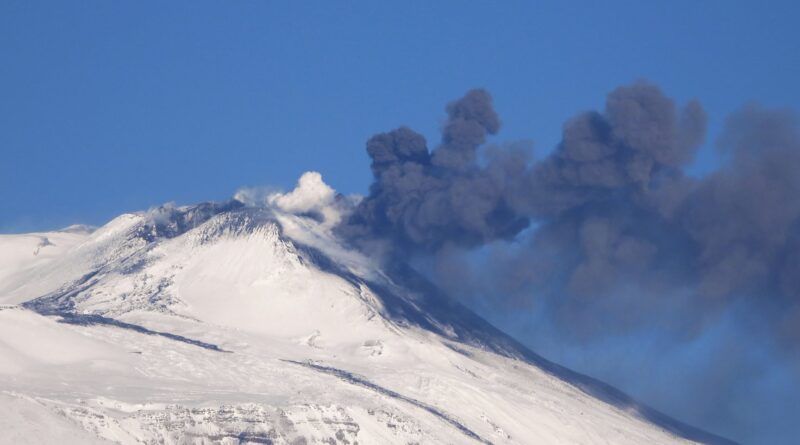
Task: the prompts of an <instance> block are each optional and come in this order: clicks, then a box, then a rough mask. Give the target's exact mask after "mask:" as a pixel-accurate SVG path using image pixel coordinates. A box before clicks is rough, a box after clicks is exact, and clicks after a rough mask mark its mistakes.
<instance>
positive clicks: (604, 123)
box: [337, 83, 800, 346]
mask: <svg viewBox="0 0 800 445" xmlns="http://www.w3.org/2000/svg"><path fill="white" fill-rule="evenodd" d="M447 115H448V119H447V121H446V122H445V124H444V127H443V130H442V141H441V143H440V144H439V145H438V146H437V147H435V148H434V149H433V150H429V149H428V147H427V143H426V141H425V138H424V137H423V136H421V135H419V134H418V133H415V132H414V131H413V130H411V129H409V128H406V127H401V128H398V129H396V130H392V131H390V132H388V133H381V134H378V135H375V136H373V137H372V138H371V139H370V140H369V141H368V142H367V152H368V153H369V156H370V158H371V159H372V166H371V167H372V172H373V175H374V177H375V182H374V183H373V184H372V186H371V187H370V193H369V195H368V196H367V197H366V198H364V199H363V200H362V201H361V202H360V204H359V205H358V206H357V207H356V209H355V211H354V213H353V214H352V215H351V216H350V217H349V218H348V219H346V220H345V221H343V222H342V224H341V225H340V226H339V227H338V228H337V230H338V231H339V233H340V234H342V235H344V236H345V237H346V238H347V239H349V240H351V241H352V242H353V243H354V244H355V245H361V246H370V245H372V244H373V243H376V242H383V243H386V244H388V245H389V246H390V249H389V250H390V252H393V253H394V254H398V255H409V254H411V255H417V256H425V255H433V256H438V257H440V258H447V257H448V256H449V257H453V256H454V254H453V252H460V251H464V250H469V249H475V248H479V247H481V246H485V245H492V244H493V242H496V241H498V240H506V241H511V240H513V241H515V242H516V245H515V247H514V249H513V252H505V253H498V254H497V255H498V256H499V258H498V260H499V261H498V264H501V265H502V266H500V267H493V268H488V269H482V270H473V271H472V272H473V273H476V274H478V275H480V276H481V279H482V278H483V277H485V276H487V275H488V276H491V277H502V279H501V280H493V279H490V280H489V281H501V282H504V283H506V285H505V286H504V287H506V288H508V289H507V291H506V292H502V291H501V292H496V291H495V292H491V294H493V295H494V296H495V297H494V298H497V299H500V300H505V299H514V300H515V304H519V303H524V300H526V299H543V298H551V299H552V298H557V299H558V300H559V301H560V303H559V304H558V306H565V305H566V306H569V305H570V302H573V301H574V302H577V303H578V304H577V305H579V306H581V307H586V305H587V304H588V306H589V307H592V306H594V305H599V306H602V305H603V304H604V303H603V302H604V301H605V300H604V299H611V300H614V299H616V298H619V297H618V296H619V295H620V293H625V294H629V293H632V292H636V293H639V294H641V295H653V296H657V297H652V298H680V299H681V300H682V302H685V303H688V304H691V305H692V306H693V311H696V312H699V313H706V312H714V311H716V310H718V309H720V308H721V307H724V306H725V305H726V304H730V303H733V302H735V301H738V300H740V299H745V300H748V301H751V302H752V303H753V304H756V305H758V306H763V307H764V308H765V309H766V308H769V311H768V312H772V313H774V315H775V317H776V318H777V320H776V322H777V323H776V326H778V328H777V329H776V334H779V335H780V336H782V337H784V338H786V339H787V345H788V346H793V345H795V344H796V343H797V342H796V341H793V340H796V337H797V335H800V329H796V326H797V325H798V323H796V322H795V321H793V320H795V317H798V315H797V311H798V306H800V304H799V303H800V175H798V174H797V171H800V138H798V133H797V127H796V123H795V121H794V119H793V117H792V116H791V115H790V114H789V113H787V112H782V111H773V110H764V109H761V108H759V107H757V106H748V107H746V108H745V109H743V110H742V111H740V112H738V113H737V114H735V115H733V116H731V117H730V119H729V120H728V123H727V125H726V129H725V131H724V133H723V135H722V137H721V138H720V140H719V145H718V149H719V150H720V152H721V153H722V154H724V157H725V164H724V165H723V166H721V167H720V169H719V170H718V171H716V172H714V173H713V174H711V175H709V176H707V177H704V178H701V179H695V178H691V177H689V176H687V175H686V173H685V171H684V168H685V167H686V165H687V164H688V163H690V162H691V161H692V159H693V157H694V154H695V152H696V150H697V148H698V147H699V146H700V144H701V143H702V142H703V140H704V138H705V128H706V116H705V112H704V111H703V109H702V107H701V106H700V104H699V103H697V102H696V101H692V102H689V103H688V104H686V105H684V106H681V107H679V106H677V105H676V104H675V103H674V102H673V101H672V100H671V99H669V98H668V97H666V96H665V95H664V94H663V93H662V92H661V90H660V89H659V88H658V87H656V86H654V85H650V84H647V83H637V84H634V85H631V86H625V87H620V88H618V89H616V90H614V91H612V92H611V93H610V94H609V95H608V98H607V101H606V107H605V109H604V110H602V111H590V112H585V113H581V114H579V115H577V116H576V117H574V118H573V119H571V120H569V121H568V122H567V123H566V124H565V125H564V129H563V137H562V141H561V143H560V144H559V145H558V147H557V148H556V149H555V150H554V151H553V152H552V153H551V154H550V155H549V156H547V157H545V158H544V159H541V160H538V161H530V160H529V158H528V154H527V153H525V152H523V151H520V150H516V149H509V148H496V147H495V148H494V149H493V150H492V151H491V152H489V153H483V152H482V151H481V147H482V145H483V144H484V143H485V142H486V138H487V137H488V136H489V135H492V134H495V133H497V132H498V130H499V127H500V121H499V118H498V116H497V114H496V113H495V111H494V109H493V107H492V101H491V97H490V95H489V94H488V93H487V92H486V91H484V90H473V91H470V92H468V93H467V94H466V95H465V96H464V97H462V98H461V99H459V100H457V101H454V102H452V103H450V104H449V105H448V106H447ZM529 227H533V228H532V229H531V230H525V229H527V228H529ZM523 231H524V236H520V234H521V233H523ZM519 244H524V245H525V246H526V247H525V248H520V246H519ZM455 256H457V255H455ZM447 269H448V268H447V267H440V270H442V271H445V272H444V273H445V274H446V270H447ZM451 269H452V268H451ZM455 269H458V268H455ZM461 272H462V271H458V272H457V273H459V274H461ZM440 278H441V279H442V280H444V281H447V277H446V276H443V277H440ZM461 278H463V277H461ZM642 298H650V297H642ZM640 306H641V305H640ZM641 309H642V310H646V307H644V308H641ZM697 318H698V321H701V320H702V319H705V318H706V317H705V316H699V317H697Z"/></svg>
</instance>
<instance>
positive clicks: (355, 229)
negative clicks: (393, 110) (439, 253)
mask: <svg viewBox="0 0 800 445" xmlns="http://www.w3.org/2000/svg"><path fill="white" fill-rule="evenodd" d="M447 114H448V120H447V122H446V124H445V126H444V129H443V136H442V143H441V145H440V146H439V147H437V148H436V150H434V151H433V153H429V151H428V148H427V145H426V141H425V138H423V137H422V136H421V135H419V134H417V133H415V132H414V131H413V130H410V129H408V128H405V127H401V128H398V129H396V130H393V131H390V132H388V133H381V134H378V135H375V136H373V137H372V138H371V139H370V140H369V141H368V142H367V152H368V153H369V155H370V157H371V158H372V172H373V175H374V176H375V182H374V183H373V184H372V186H371V187H370V193H369V196H367V197H366V198H365V199H364V200H363V201H362V202H361V204H360V205H359V206H358V208H357V209H356V211H355V213H354V215H353V216H352V218H351V219H350V221H348V223H347V224H345V225H343V226H342V227H340V231H341V232H342V233H344V234H346V235H347V236H348V237H349V238H351V239H354V240H356V241H357V242H358V241H364V240H369V239H373V238H376V237H377V238H384V239H387V240H390V241H391V242H392V243H393V245H394V246H395V247H396V248H397V249H399V250H402V251H406V252H409V251H414V252H417V251H434V250H436V249H438V248H440V247H441V246H442V245H444V244H445V243H448V242H453V243H457V244H463V245H468V246H475V245H480V244H484V243H487V242H490V241H492V240H495V239H498V238H510V237H513V236H514V235H516V234H517V233H518V232H519V231H520V230H521V229H522V228H524V227H526V226H527V224H528V220H527V218H525V217H523V216H520V215H519V214H517V213H516V212H514V211H513V210H512V208H511V207H510V203H509V202H508V200H507V199H506V197H507V196H506V195H507V194H508V193H509V191H510V190H511V188H512V186H513V185H514V183H515V182H516V181H518V180H520V179H522V174H523V173H524V171H525V165H524V162H518V163H508V162H505V159H498V160H496V161H493V162H490V163H489V164H488V165H479V163H478V162H477V158H478V148H479V147H480V146H481V144H483V143H484V142H485V141H486V137H487V136H488V135H490V134H494V133H496V132H497V131H498V130H499V128H500V121H499V119H498V117H497V114H496V113H495V112H494V109H493V108H492V101H491V97H490V96H489V94H488V93H487V92H486V91H484V90H472V91H470V92H468V93H467V94H466V95H465V96H464V97H463V98H461V99H459V100H457V101H455V102H453V103H451V104H449V105H448V106H447Z"/></svg>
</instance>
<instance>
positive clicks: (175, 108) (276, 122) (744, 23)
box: [0, 0, 800, 443]
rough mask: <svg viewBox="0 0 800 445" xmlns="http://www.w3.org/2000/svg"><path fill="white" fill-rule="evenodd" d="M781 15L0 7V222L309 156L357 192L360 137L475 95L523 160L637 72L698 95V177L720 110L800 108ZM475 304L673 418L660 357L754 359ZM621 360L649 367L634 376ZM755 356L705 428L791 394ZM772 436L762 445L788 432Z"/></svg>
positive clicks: (257, 174) (263, 5) (791, 30)
mask: <svg viewBox="0 0 800 445" xmlns="http://www.w3.org/2000/svg"><path fill="white" fill-rule="evenodd" d="M798 13H800V7H797V6H796V5H795V3H794V2H788V1H783V2H782V1H775V2H770V4H769V6H768V7H767V6H765V4H764V3H762V2H744V1H670V2H660V3H656V2H641V1H625V2H618V1H610V2H567V1H558V2H513V1H508V2H489V1H472V2H461V1H458V2H456V1H453V2H448V1H440V2H421V1H420V2H396V3H390V2H356V1H348V2H261V1H259V2H255V1H252V2H205V1H191V2H169V3H167V2H109V1H83V2H60V1H52V2H38V1H31V0H24V1H16V0H4V1H3V2H0V56H2V58H0V61H1V62H0V233H6V232H26V231H34V230H45V229H54V228H58V227H64V226H67V225H70V224H75V223H88V224H94V225H100V224H103V223H104V222H106V221H107V220H109V219H111V218H113V217H115V216H117V215H119V214H120V213H123V212H126V211H135V210H143V209H146V208H149V207H152V206H154V205H158V204H161V203H164V202H170V201H174V202H177V203H179V204H189V203H194V202H198V201H205V200H221V199H226V198H228V197H231V196H232V195H233V194H234V192H235V191H236V190H237V189H239V188H241V187H244V186H278V187H282V188H291V187H292V186H293V185H294V183H295V181H296V180H297V178H298V177H299V176H300V174H301V173H302V172H304V171H307V170H317V171H319V172H321V173H322V175H323V177H324V178H325V180H326V182H328V183H329V184H331V185H332V186H333V187H334V188H336V189H337V190H339V191H341V192H343V193H348V194H350V193H362V194H363V193H366V191H367V187H368V186H369V183H370V181H371V175H370V170H369V167H368V164H369V161H368V158H367V156H366V153H365V150H364V143H365V141H366V140H367V139H368V138H369V137H370V136H371V135H372V134H374V133H376V132H380V131H386V130H390V129H392V128H395V127H397V126H399V125H408V126H410V127H412V128H414V129H416V130H417V131H419V132H421V133H423V134H424V135H425V136H426V137H427V138H428V141H429V145H430V146H433V145H435V144H436V141H437V140H438V131H439V126H440V125H441V123H442V122H443V118H444V106H445V104H446V103H447V102H448V101H450V100H452V99H455V98H457V97H460V96H461V95H462V94H463V93H464V92H465V91H466V90H468V89H470V88H474V87H485V88H487V89H488V90H489V91H490V92H491V93H492V94H493V96H494V100H495V108H496V109H497V111H498V113H499V114H500V116H501V119H502V121H503V127H502V129H501V131H500V134H499V135H497V136H496V137H494V139H493V141H494V142H501V141H513V140H520V139H526V140H533V141H534V144H535V145H534V146H535V151H536V152H537V153H538V154H539V155H541V154H543V153H546V152H548V151H549V150H551V149H552V147H553V146H554V145H555V144H556V143H557V142H558V140H559V138H560V133H561V127H562V124H563V122H564V121H565V120H566V119H568V118H569V117H571V116H573V115H575V114H576V113H577V112H579V111H583V110H586V109H590V108H599V107H602V106H603V103H604V100H605V95H606V94H607V93H608V92H609V91H611V90H612V89H613V88H615V87H617V86H619V85H623V84H628V83H631V82H634V81H636V80H639V79H647V80H650V81H652V82H654V83H656V84H658V85H660V86H661V87H662V88H663V90H664V91H665V92H666V94H667V95H669V96H671V97H673V98H675V99H676V100H677V101H678V102H680V103H684V102H686V101H687V100H689V99H692V98H697V99H699V100H700V102H701V103H702V104H703V106H704V107H705V108H706V110H707V112H708V114H709V123H710V125H709V132H710V134H709V137H708V139H707V142H706V144H705V146H704V148H703V149H702V150H701V152H700V154H699V156H698V158H697V160H696V162H695V164H694V165H693V167H692V169H691V170H692V172H693V173H694V174H696V175H703V174H704V173H706V172H709V171H712V170H713V169H714V168H715V165H716V164H717V158H716V156H715V153H714V149H713V146H714V144H713V142H714V139H715V137H716V135H717V134H718V133H719V132H720V129H721V126H722V123H723V121H724V119H725V117H726V116H727V115H728V114H729V113H731V112H733V111H735V110H737V109H738V108H739V107H741V106H742V105H743V104H745V103H747V102H750V101H757V102H760V103H762V104H764V105H766V106H769V107H782V108H793V109H798V108H800V87H798V84H797V82H798V79H800V34H799V33H798V31H797V19H796V17H797V16H798ZM482 313H483V315H485V316H487V317H488V318H489V319H491V320H492V321H493V322H495V323H497V324H498V325H499V326H500V327H501V328H503V329H506V330H508V331H509V332H512V333H513V334H515V335H517V336H518V337H520V338H522V340H523V341H525V342H526V343H528V344H529V345H532V346H533V347H534V348H535V349H537V350H540V351H543V352H545V355H547V356H548V357H551V358H555V359H557V360H559V361H562V362H564V363H566V364H568V365H570V366H573V367H576V368H578V369H579V370H581V371H586V372H590V373H592V374H593V375H597V376H600V377H601V378H604V379H607V380H609V381H611V382H612V383H614V384H618V385H620V386H622V387H623V389H625V390H628V391H631V392H632V393H633V394H634V395H635V396H637V397H642V398H643V399H644V400H645V401H646V402H652V403H655V404H656V405H657V406H658V407H663V408H664V409H666V410H667V412H668V413H670V414H673V415H676V416H678V417H680V418H682V419H684V420H689V421H700V420H703V419H704V417H703V416H701V415H700V414H697V415H695V414H692V413H691V412H689V413H688V414H687V411H686V408H687V407H689V408H691V405H692V403H691V400H687V398H686V396H685V394H684V392H679V391H673V392H672V394H667V395H663V394H662V395H658V394H655V395H654V392H659V388H660V387H658V386H655V387H654V385H653V380H652V378H658V379H660V380H657V381H665V382H671V383H669V384H666V385H664V387H671V386H672V385H677V386H683V387H684V388H686V387H688V386H687V385H697V387H698V388H700V387H702V385H704V380H703V379H704V378H705V376H706V374H705V373H704V371H702V370H701V371H698V372H697V373H695V374H693V375H692V376H690V377H685V376H684V377H682V376H677V377H676V376H673V375H671V374H669V373H667V372H665V371H664V370H663V369H657V368H658V367H660V366H661V365H662V364H664V365H665V366H668V365H669V364H670V363H672V364H674V363H676V362H680V363H682V364H688V365H689V366H692V364H693V363H699V364H698V365H697V366H698V367H699V366H701V365H702V366H709V367H713V366H714V365H715V362H714V360H715V359H714V357H715V356H714V355H713V353H711V352H707V351H712V352H713V351H714V350H716V349H719V348H716V346H715V345H718V344H728V343H729V342H728V340H725V341H722V340H718V338H725V339H731V338H734V339H737V338H738V336H742V337H743V339H744V340H743V342H744V343H743V344H746V345H747V346H748V348H747V349H748V352H747V353H746V354H745V355H744V358H742V359H741V360H742V363H753V362H756V361H758V360H762V359H761V358H759V357H755V358H750V356H749V355H748V354H750V355H754V356H758V354H762V353H763V354H766V352H764V351H761V350H758V348H759V347H760V346H759V344H758V339H753V338H752V337H748V336H746V335H744V334H746V332H743V331H739V330H738V329H739V328H737V327H729V326H728V325H721V327H720V328H719V329H718V331H711V332H710V333H706V334H705V336H702V337H700V338H699V339H698V340H697V341H696V342H694V343H693V346H691V345H690V346H691V348H687V347H684V346H685V345H683V346H681V347H680V348H676V349H674V350H672V351H671V352H669V351H668V353H667V354H666V355H665V354H663V353H662V350H663V345H660V344H659V339H657V338H656V339H653V338H642V337H637V338H632V339H622V340H619V341H617V340H616V339H600V340H598V342H599V345H596V346H594V347H585V346H582V345H565V344H564V343H562V342H561V339H559V338H556V337H554V336H553V335H551V334H547V333H546V332H545V331H547V326H546V323H539V321H537V320H536V319H535V317H533V318H532V317H531V316H529V315H530V314H512V315H510V316H509V314H503V313H500V312H498V313H493V312H492V311H491V309H485V310H484V311H483V312H482ZM737 341H738V340H737ZM709 345H711V346H709ZM749 346H753V347H752V348H749ZM749 351H753V352H749ZM619 358H623V359H624V358H629V359H630V360H629V361H628V362H626V364H625V365H622V364H620V363H621V362H620V360H619ZM703 360H705V361H703ZM637 363H642V364H643V365H642V366H639V365H637ZM734 365H735V363H734ZM625 366H627V367H625ZM636 367H639V368H641V369H648V370H647V371H642V374H643V375H639V376H635V375H630V371H631V369H634V368H636ZM648 367H649V368H648ZM616 368H620V369H621V370H617V369H616ZM771 369H772V371H770V372H772V374H771V375H770V376H768V377H769V378H768V379H765V380H762V381H763V382H766V383H763V385H772V386H770V389H769V390H760V389H758V388H756V389H753V387H748V390H749V391H761V392H760V393H758V394H756V396H754V397H752V398H750V397H749V396H748V395H747V394H745V395H744V396H742V397H740V398H738V399H736V402H735V403H734V402H731V403H729V404H728V407H727V408H726V409H727V411H725V412H729V413H732V414H731V415H730V416H728V417H724V416H722V415H721V417H720V418H716V419H710V420H709V419H706V420H704V421H703V422H702V423H703V424H702V425H700V426H705V427H709V428H714V431H719V432H721V433H723V434H724V433H730V434H736V435H738V437H743V438H751V439H752V438H754V437H761V438H763V437H764V436H763V431H760V430H757V429H751V430H748V429H747V428H749V426H747V425H745V426H741V425H743V423H742V422H744V421H746V420H747V418H748V417H753V416H756V414H757V413H755V411H760V412H762V413H764V414H763V417H765V418H766V417H769V418H770V419H773V418H776V417H777V416H780V415H784V416H785V415H786V413H788V412H791V411H792V410H796V409H797V404H798V403H800V402H798V401H797V398H795V397H794V396H791V395H790V396H785V397H783V398H782V399H781V400H780V404H777V405H776V404H775V403H774V400H772V399H773V395H775V394H781V393H784V394H786V393H787V392H786V391H785V388H787V387H789V386H791V387H792V388H794V390H795V391H796V390H798V386H799V385H798V384H797V382H796V381H792V379H793V377H792V375H791V374H788V373H785V369H784V368H771ZM692 371H693V369H691V368H687V369H685V370H684V371H683V372H685V373H691V372H692ZM644 373H648V374H649V376H650V377H651V379H648V378H647V377H648V376H647V375H644ZM656 374H657V375H656ZM668 374H669V375H668ZM654 375H655V376H656V377H653V376H654ZM787 376H788V377H787ZM787 381H788V382H789V383H786V382H787ZM775 382H777V383H775ZM660 391H661V392H664V390H663V388H661V389H660ZM687 391H688V390H687ZM659 397H660V398H659ZM751 399H753V400H755V401H754V402H753V403H752V406H747V407H741V406H740V403H741V401H742V400H745V401H747V400H751ZM659 401H660V404H659ZM768 405H770V406H771V410H770V409H762V408H764V407H767V406H768ZM704 406H705V405H704ZM792 407H794V408H792ZM773 412H774V413H778V414H776V415H773V414H772V413H773ZM736 416H739V417H738V418H737V417H736ZM775 424H776V425H782V426H784V427H786V426H787V425H790V424H791V422H790V421H789V419H783V420H781V419H778V420H777V421H776V423H775ZM762 425H767V426H769V425H770V424H769V423H762ZM789 429H790V428H784V430H778V429H775V431H773V434H774V437H772V438H771V439H770V441H771V442H773V443H777V442H776V441H780V440H786V441H789V440H791V438H790V436H789V435H788V433H787V432H788V431H789ZM759 435H760V436H759ZM787 443H788V442H787Z"/></svg>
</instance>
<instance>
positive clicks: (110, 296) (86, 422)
mask: <svg viewBox="0 0 800 445" xmlns="http://www.w3.org/2000/svg"><path fill="white" fill-rule="evenodd" d="M317 191H319V190H317ZM301 192H302V190H300V191H297V192H296V193H295V194H294V195H291V194H290V195H281V196H278V197H277V198H275V197H273V198H271V199H269V200H267V202H268V203H267V204H265V205H260V206H248V205H245V204H244V203H243V202H241V201H238V200H233V201H230V202H228V203H223V204H200V205H197V206H190V207H171V206H167V207H161V208H158V209H155V210H151V211H148V212H142V213H136V214H126V215H122V216H120V217H118V218H116V219H114V220H113V221H111V222H110V223H108V224H107V225H105V226H103V227H101V228H99V229H96V230H91V229H89V228H85V227H73V228H70V229H69V230H66V231H60V232H50V233H37V234H29V235H5V236H0V305H2V306H0V443H3V444H12V443H13V444H22V443H31V444H41V443H76V444H84V443H123V444H139V443H146V444H161V443H165V444H184V443H190V444H195V443H197V444H201V443H202V444H205V443H224V444H229V443H230V444H233V443H256V444H265V443H268V444H284V443H287V444H310V443H328V444H332V443H341V444H357V443H358V444H389V443H398V444H410V443H419V444H436V443H441V444H453V443H495V444H561V443H570V444H572V443H575V444H579V443H580V444H589V443H603V444H607V443H613V444H656V443H657V444H669V443H693V442H701V443H729V442H727V441H726V440H724V439H721V438H719V437H716V436H713V435H711V434H708V433H705V432H702V431H700V430H697V429H694V428H691V427H689V426H686V425H683V424H680V423H678V422H676V421H674V420H672V419H670V418H668V417H665V416H663V415H661V414H659V413H658V412H655V411H653V410H651V409H649V408H646V407H643V406H641V405H638V404H636V403H635V402H633V401H632V400H630V399H629V398H628V397H627V396H625V395H624V394H622V393H620V392H619V391H617V390H615V389H614V388H611V387H609V386H607V385H605V384H603V383H600V382H597V381H595V380H593V379H591V378H588V377H586V376H583V375H580V374H577V373H574V372H572V371H569V370H567V369H565V368H562V367H559V366H557V365H555V364H553V363H550V362H548V361H546V360H544V359H542V358H541V357H539V356H537V355H536V354H534V353H532V352H531V351H529V350H527V349H526V348H525V347H523V346H521V345H520V344H519V343H517V342H516V341H514V340H513V339H511V338H510V337H508V336H507V335H505V334H503V333H502V332H500V331H499V330H497V329H495V328H494V327H492V326H491V325H489V324H488V323H487V322H485V321H484V320H482V319H481V318H480V317H478V316H477V315H475V314H474V313H472V312H470V311H469V310H468V309H466V308H465V307H463V306H461V305H460V304H458V303H456V302H454V301H453V300H451V299H449V298H448V297H447V296H445V295H443V294H441V293H440V292H438V291H437V289H436V288H435V287H433V286H432V285H430V284H429V283H427V282H426V281H425V280H424V279H423V278H422V277H421V276H419V275H418V274H416V273H415V272H414V271H413V270H411V269H410V268H408V267H406V266H404V265H402V264H389V265H386V264H379V263H378V262H377V261H376V259H374V258H370V257H369V256H366V255H365V254H363V253H360V252H356V251H353V250H350V249H348V248H346V247H345V246H344V245H343V244H342V243H340V242H339V241H338V240H337V239H336V238H335V237H334V236H333V235H332V234H331V231H330V227H331V224H330V220H331V219H332V218H334V219H335V217H336V212H335V211H334V210H331V207H330V206H331V205H333V204H335V203H334V201H335V198H334V197H331V195H330V193H328V191H327V190H326V189H322V192H323V195H324V197H325V200H327V201H325V204H324V205H325V206H327V207H324V208H323V207H314V205H316V204H314V205H309V204H308V203H307V202H306V201H307V200H306V199H305V198H306V196H304V195H303V193H301ZM316 195H319V193H317V194H316ZM243 201H246V200H244V199H243Z"/></svg>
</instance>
